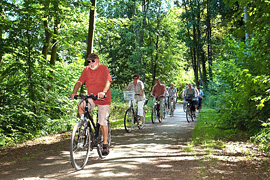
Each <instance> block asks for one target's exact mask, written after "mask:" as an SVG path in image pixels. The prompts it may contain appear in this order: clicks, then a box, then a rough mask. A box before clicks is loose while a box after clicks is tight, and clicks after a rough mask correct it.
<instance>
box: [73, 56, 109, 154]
mask: <svg viewBox="0 0 270 180" xmlns="http://www.w3.org/2000/svg"><path fill="white" fill-rule="evenodd" d="M87 62H88V66H86V67H85V68H84V70H83V72H82V74H81V76H80V78H79V80H78V81H77V82H76V84H75V86H74V88H73V92H72V94H71V95H70V96H71V98H72V99H74V96H75V95H76V94H77V92H78V90H79V88H80V87H81V85H82V84H84V83H85V85H86V88H87V91H88V94H89V95H90V94H94V95H98V98H105V97H106V98H105V99H104V101H97V100H93V99H88V102H89V104H88V108H89V112H90V111H92V110H93V109H94V107H95V106H96V105H97V106H98V114H99V117H98V123H99V124H100V125H101V131H102V134H103V139H104V142H103V151H102V155H104V156H106V155H108V154H109V145H108V141H107V137H108V126H107V119H108V118H109V115H110V104H111V90H110V85H111V83H112V78H111V75H110V72H109V69H108V67H107V66H105V65H102V64H100V59H99V57H98V55H97V54H94V53H92V54H89V55H88V58H87ZM85 106H86V103H82V102H81V101H80V102H79V103H78V111H79V115H80V117H81V119H83V116H84V107H85Z"/></svg>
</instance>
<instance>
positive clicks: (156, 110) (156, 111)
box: [151, 95, 166, 124]
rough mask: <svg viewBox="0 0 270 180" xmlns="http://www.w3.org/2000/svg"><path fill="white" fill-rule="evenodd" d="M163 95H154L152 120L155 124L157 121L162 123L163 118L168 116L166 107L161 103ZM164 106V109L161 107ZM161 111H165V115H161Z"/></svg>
mask: <svg viewBox="0 0 270 180" xmlns="http://www.w3.org/2000/svg"><path fill="white" fill-rule="evenodd" d="M153 97H154V96H153ZM161 97H164V96H163V95H161V96H159V97H154V101H153V107H152V113H151V120H152V123H153V124H155V123H156V122H157V121H158V122H159V123H161V121H162V119H165V116H166V110H165V107H164V106H162V105H161V101H160V98H161ZM162 107H163V109H161V108H162ZM160 111H163V117H160V116H161V115H160Z"/></svg>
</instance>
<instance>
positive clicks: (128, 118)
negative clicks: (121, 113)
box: [124, 108, 134, 133]
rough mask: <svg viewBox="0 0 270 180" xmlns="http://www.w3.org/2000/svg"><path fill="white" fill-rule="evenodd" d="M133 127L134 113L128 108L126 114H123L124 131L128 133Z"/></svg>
mask: <svg viewBox="0 0 270 180" xmlns="http://www.w3.org/2000/svg"><path fill="white" fill-rule="evenodd" d="M133 125H134V112H133V110H132V109H131V108H129V109H128V110H127V111H126V113H125V118H124V126H125V130H126V131H127V132H128V133H130V132H131V131H132V129H133Z"/></svg>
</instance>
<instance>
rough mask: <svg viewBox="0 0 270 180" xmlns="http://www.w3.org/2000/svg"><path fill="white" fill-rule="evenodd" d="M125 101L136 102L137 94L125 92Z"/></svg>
mask: <svg viewBox="0 0 270 180" xmlns="http://www.w3.org/2000/svg"><path fill="white" fill-rule="evenodd" d="M123 92H124V99H125V100H126V101H130V100H134V96H135V92H134V91H123Z"/></svg>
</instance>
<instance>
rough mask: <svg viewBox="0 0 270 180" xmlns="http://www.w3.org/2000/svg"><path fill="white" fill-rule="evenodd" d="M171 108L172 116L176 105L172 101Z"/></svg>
mask: <svg viewBox="0 0 270 180" xmlns="http://www.w3.org/2000/svg"><path fill="white" fill-rule="evenodd" d="M170 110H171V116H173V112H174V106H173V103H171V107H170Z"/></svg>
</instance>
